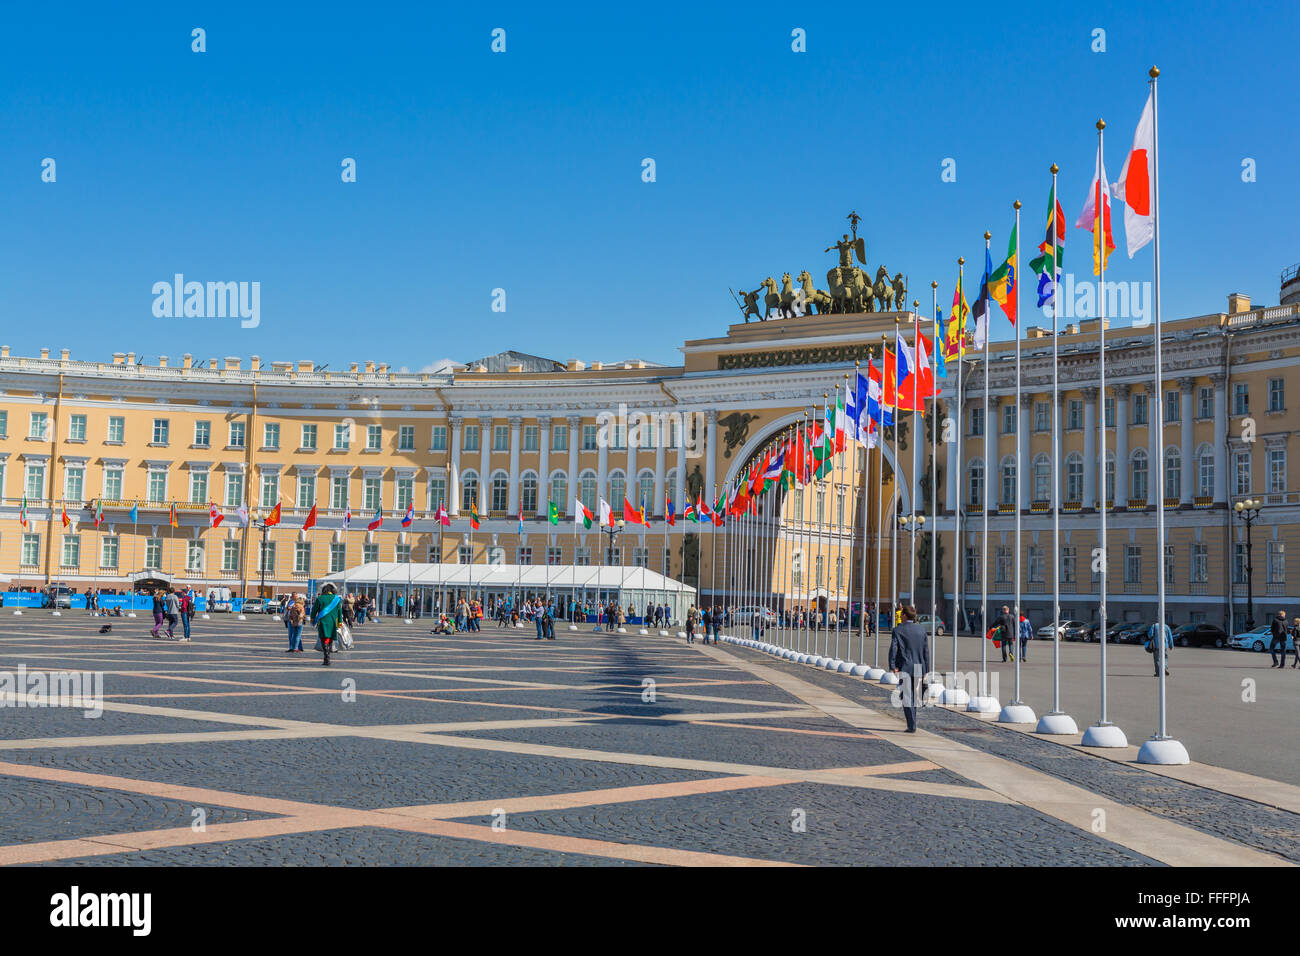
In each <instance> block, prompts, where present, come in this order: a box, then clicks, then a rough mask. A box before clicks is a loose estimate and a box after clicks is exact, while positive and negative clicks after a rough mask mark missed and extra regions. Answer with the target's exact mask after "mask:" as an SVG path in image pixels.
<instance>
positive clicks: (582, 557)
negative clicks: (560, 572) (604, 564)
mask: <svg viewBox="0 0 1300 956" xmlns="http://www.w3.org/2000/svg"><path fill="white" fill-rule="evenodd" d="M573 563H574V565H576V566H577V567H580V568H586V567H590V566H591V548H586V547H583V548H575V549H574V552H573Z"/></svg>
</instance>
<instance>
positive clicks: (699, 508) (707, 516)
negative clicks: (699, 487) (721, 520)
mask: <svg viewBox="0 0 1300 956" xmlns="http://www.w3.org/2000/svg"><path fill="white" fill-rule="evenodd" d="M710 520H712V514H711V512H710V511H709V503H708V502H707V501H705V500H704V494H703V493H702V492H701V493H700V494H698V495H696V496H695V521H696V523H697V524H704V523H705V522H706V521H710Z"/></svg>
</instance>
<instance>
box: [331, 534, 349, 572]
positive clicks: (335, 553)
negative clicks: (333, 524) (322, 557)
mask: <svg viewBox="0 0 1300 956" xmlns="http://www.w3.org/2000/svg"><path fill="white" fill-rule="evenodd" d="M346 562H347V545H345V544H340V543H337V542H333V541H331V542H330V574H338V573H339V572H340V571H342V570H343V569H344V568H345V567H347V563H346Z"/></svg>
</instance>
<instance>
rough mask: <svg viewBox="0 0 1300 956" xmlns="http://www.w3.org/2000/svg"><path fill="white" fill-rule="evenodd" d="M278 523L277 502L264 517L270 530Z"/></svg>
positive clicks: (278, 506) (278, 503)
mask: <svg viewBox="0 0 1300 956" xmlns="http://www.w3.org/2000/svg"><path fill="white" fill-rule="evenodd" d="M175 512H176V506H175V505H173V506H172V514H173V515H175ZM279 523H280V502H278V501H277V502H276V503H275V507H274V508H272V509H271V513H270V514H269V515H267V516H266V526H267V527H268V528H270V527H272V526H273V525H277V524H279ZM372 530H373V529H372Z"/></svg>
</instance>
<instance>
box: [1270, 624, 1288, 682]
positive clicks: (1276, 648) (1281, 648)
mask: <svg viewBox="0 0 1300 956" xmlns="http://www.w3.org/2000/svg"><path fill="white" fill-rule="evenodd" d="M1269 633H1271V634H1272V636H1273V639H1272V640H1271V641H1269V643H1268V653H1269V656H1270V657H1272V658H1273V663H1272V664H1271V665H1270V667H1278V668H1282V667H1286V636H1287V626H1286V611H1281V610H1280V611H1278V612H1277V614H1276V615H1275V616H1274V617H1273V623H1272V624H1271V625H1269Z"/></svg>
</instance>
